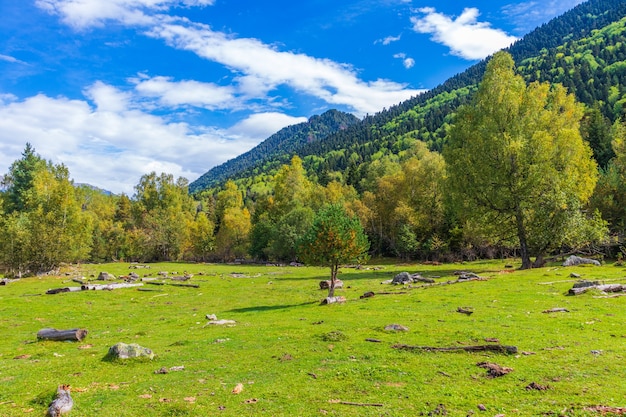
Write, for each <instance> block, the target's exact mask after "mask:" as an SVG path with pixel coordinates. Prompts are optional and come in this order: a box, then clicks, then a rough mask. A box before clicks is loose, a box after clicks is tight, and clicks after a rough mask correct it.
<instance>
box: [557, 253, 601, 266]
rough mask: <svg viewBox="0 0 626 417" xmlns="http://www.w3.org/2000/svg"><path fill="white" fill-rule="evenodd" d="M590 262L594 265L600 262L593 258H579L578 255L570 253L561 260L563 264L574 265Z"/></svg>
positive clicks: (598, 264)
mask: <svg viewBox="0 0 626 417" xmlns="http://www.w3.org/2000/svg"><path fill="white" fill-rule="evenodd" d="M584 264H591V265H595V266H600V262H599V261H597V260H595V259H589V258H581V257H580V256H576V255H572V256H570V257H569V258H567V259H566V260H565V262H563V266H576V265H584Z"/></svg>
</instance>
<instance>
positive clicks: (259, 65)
mask: <svg viewBox="0 0 626 417" xmlns="http://www.w3.org/2000/svg"><path fill="white" fill-rule="evenodd" d="M213 2H214V0H108V1H102V0H37V3H36V4H37V5H38V6H39V7H41V8H43V9H45V10H48V11H49V12H51V13H56V14H59V15H60V16H61V18H62V20H63V21H64V22H65V23H67V24H69V25H71V26H73V27H76V28H86V27H89V26H102V25H103V24H104V23H105V22H107V21H117V22H119V23H121V24H124V25H127V26H131V27H137V28H138V29H140V30H143V31H144V33H145V34H147V35H148V36H151V37H153V38H157V39H162V40H163V41H165V42H166V43H167V44H168V45H169V46H171V47H174V48H177V49H183V50H187V51H192V52H194V53H195V54H197V55H198V56H200V57H202V58H204V59H207V60H210V61H213V62H217V63H220V64H222V65H224V66H225V67H227V68H228V69H230V70H231V72H232V73H233V74H234V76H235V81H236V82H237V83H238V86H237V87H238V89H239V93H240V94H241V95H242V97H243V98H246V99H254V100H259V99H260V100H267V101H268V102H270V103H276V102H280V99H279V98H277V97H268V95H269V94H271V93H272V92H274V91H275V90H276V89H277V88H278V87H280V86H288V87H290V88H292V89H294V90H296V91H297V92H299V93H304V94H307V95H310V96H313V97H316V98H318V99H322V100H324V101H326V102H327V103H329V104H333V105H343V106H347V107H349V108H351V109H352V111H354V112H355V113H357V114H359V115H363V114H365V113H374V112H377V111H379V110H380V109H381V108H383V107H387V106H391V105H394V104H397V103H399V102H401V101H403V100H406V99H408V98H410V97H412V96H415V95H417V94H419V93H421V92H422V91H423V90H414V89H408V88H407V86H406V85H404V84H399V83H394V82H392V81H389V80H375V81H369V82H368V81H363V80H361V79H359V78H358V76H357V72H356V70H355V69H353V68H352V67H350V66H349V65H345V64H341V63H337V62H334V61H331V60H329V59H322V58H315V57H311V56H308V55H305V54H298V53H292V52H283V51H279V50H277V48H276V47H274V46H271V45H267V44H264V43H263V42H261V41H259V40H257V39H253V38H237V37H234V36H229V35H226V34H224V33H222V32H218V31H213V30H212V29H211V28H210V27H209V26H208V25H202V24H194V23H192V22H190V21H189V20H187V19H184V18H177V17H173V16H169V15H166V14H165V13H164V12H165V11H167V10H168V9H169V8H170V7H172V6H176V5H181V4H182V5H186V6H206V5H210V4H213ZM164 81H169V80H158V83H157V82H153V83H152V84H151V85H144V86H143V87H144V90H143V91H144V92H146V93H150V91H151V90H150V88H149V87H151V88H152V89H153V90H152V93H153V94H161V95H162V100H163V103H164V104H166V103H167V102H168V100H169V101H170V104H169V105H175V104H177V103H178V102H179V101H184V100H185V99H184V98H183V97H181V96H182V95H183V94H182V93H181V94H180V95H179V96H178V97H174V95H175V92H173V91H172V90H171V89H170V88H169V87H171V86H172V85H166V84H165V83H164ZM157 84H158V85H157ZM179 86H181V87H182V86H183V84H179ZM187 86H189V85H187ZM205 87H207V86H206V85H205ZM155 89H156V90H159V89H161V91H160V92H159V91H154V90H155ZM216 90H218V91H219V92H220V93H221V94H228V92H227V91H225V90H223V89H216V88H213V91H216ZM188 92H189V91H188ZM181 104H182V103H181ZM190 104H194V105H202V106H206V105H207V103H199V102H198V98H196V99H194V100H192V103H190ZM211 105H217V104H211V103H209V104H208V106H209V108H210V107H211Z"/></svg>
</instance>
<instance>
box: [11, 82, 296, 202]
mask: <svg viewBox="0 0 626 417" xmlns="http://www.w3.org/2000/svg"><path fill="white" fill-rule="evenodd" d="M85 96H86V97H88V98H89V99H90V101H92V102H93V105H92V104H91V103H90V101H87V100H70V99H68V98H64V97H55V98H51V97H48V96H46V95H43V94H39V95H37V96H33V97H29V98H27V99H24V100H17V99H15V98H14V97H7V100H5V101H0V161H1V162H0V172H7V170H8V167H9V165H10V164H11V163H12V161H14V160H16V159H18V158H19V157H20V153H21V152H22V150H23V149H24V145H25V143H26V142H30V143H31V144H32V145H33V146H34V147H35V149H36V151H37V152H38V153H39V154H41V155H42V156H43V157H44V158H46V159H51V160H52V161H53V162H54V163H60V162H63V163H64V164H65V165H66V166H67V167H68V168H69V170H70V174H71V176H72V177H73V178H74V179H75V180H76V181H77V182H81V183H89V184H92V185H96V186H99V187H101V188H104V189H108V190H110V191H113V192H126V193H127V194H132V193H133V187H134V185H136V184H137V183H138V181H139V178H140V177H141V175H143V174H146V173H149V172H150V171H157V172H167V173H171V174H173V175H174V176H184V177H186V178H188V179H190V180H194V179H196V178H197V177H198V176H200V175H201V174H203V173H204V172H206V171H207V170H208V169H210V168H211V167H213V166H215V165H218V164H221V163H223V162H225V161H227V160H228V159H231V158H234V157H235V156H237V155H240V154H241V153H243V152H246V151H248V150H249V149H251V148H253V147H254V146H256V145H257V144H258V143H259V142H260V141H261V140H263V139H265V138H266V137H267V136H269V134H271V133H274V132H275V131H276V130H279V129H280V128H282V127H284V126H286V125H289V124H293V123H298V122H300V121H302V120H303V119H300V118H291V117H289V116H284V115H282V116H281V115H280V114H276V113H273V114H267V115H258V116H255V117H251V118H250V119H248V121H247V123H241V124H240V125H237V126H234V127H233V128H232V131H225V130H219V129H216V128H212V127H208V126H196V127H194V128H192V127H191V126H189V125H187V124H186V123H173V122H170V121H168V120H166V119H164V118H162V117H159V116H155V115H152V114H148V113H145V112H143V111H141V110H138V109H135V108H134V105H133V102H132V100H131V96H130V95H129V93H124V92H121V91H119V90H117V89H115V88H114V87H112V86H110V85H106V84H104V83H102V82H98V83H95V84H94V85H92V86H91V87H89V88H88V89H86V90H85ZM255 124H256V127H255ZM255 129H256V130H255ZM268 132H271V133H269V134H268ZM235 139H236V140H235Z"/></svg>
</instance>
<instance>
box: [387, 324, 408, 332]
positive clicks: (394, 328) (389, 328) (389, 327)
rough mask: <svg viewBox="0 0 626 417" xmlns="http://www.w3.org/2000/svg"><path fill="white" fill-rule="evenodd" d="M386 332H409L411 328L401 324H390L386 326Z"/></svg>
mask: <svg viewBox="0 0 626 417" xmlns="http://www.w3.org/2000/svg"><path fill="white" fill-rule="evenodd" d="M385 330H387V331H391V332H408V331H409V328H408V327H406V326H403V325H401V324H388V325H386V326H385Z"/></svg>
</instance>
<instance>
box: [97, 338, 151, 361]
mask: <svg viewBox="0 0 626 417" xmlns="http://www.w3.org/2000/svg"><path fill="white" fill-rule="evenodd" d="M107 356H108V357H109V358H111V359H130V358H148V359H153V358H154V353H153V352H152V350H150V349H148V348H145V347H143V346H139V345H138V344H137V343H131V344H126V343H122V342H120V343H116V344H115V345H113V346H111V347H110V348H109V353H108V354H107Z"/></svg>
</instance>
